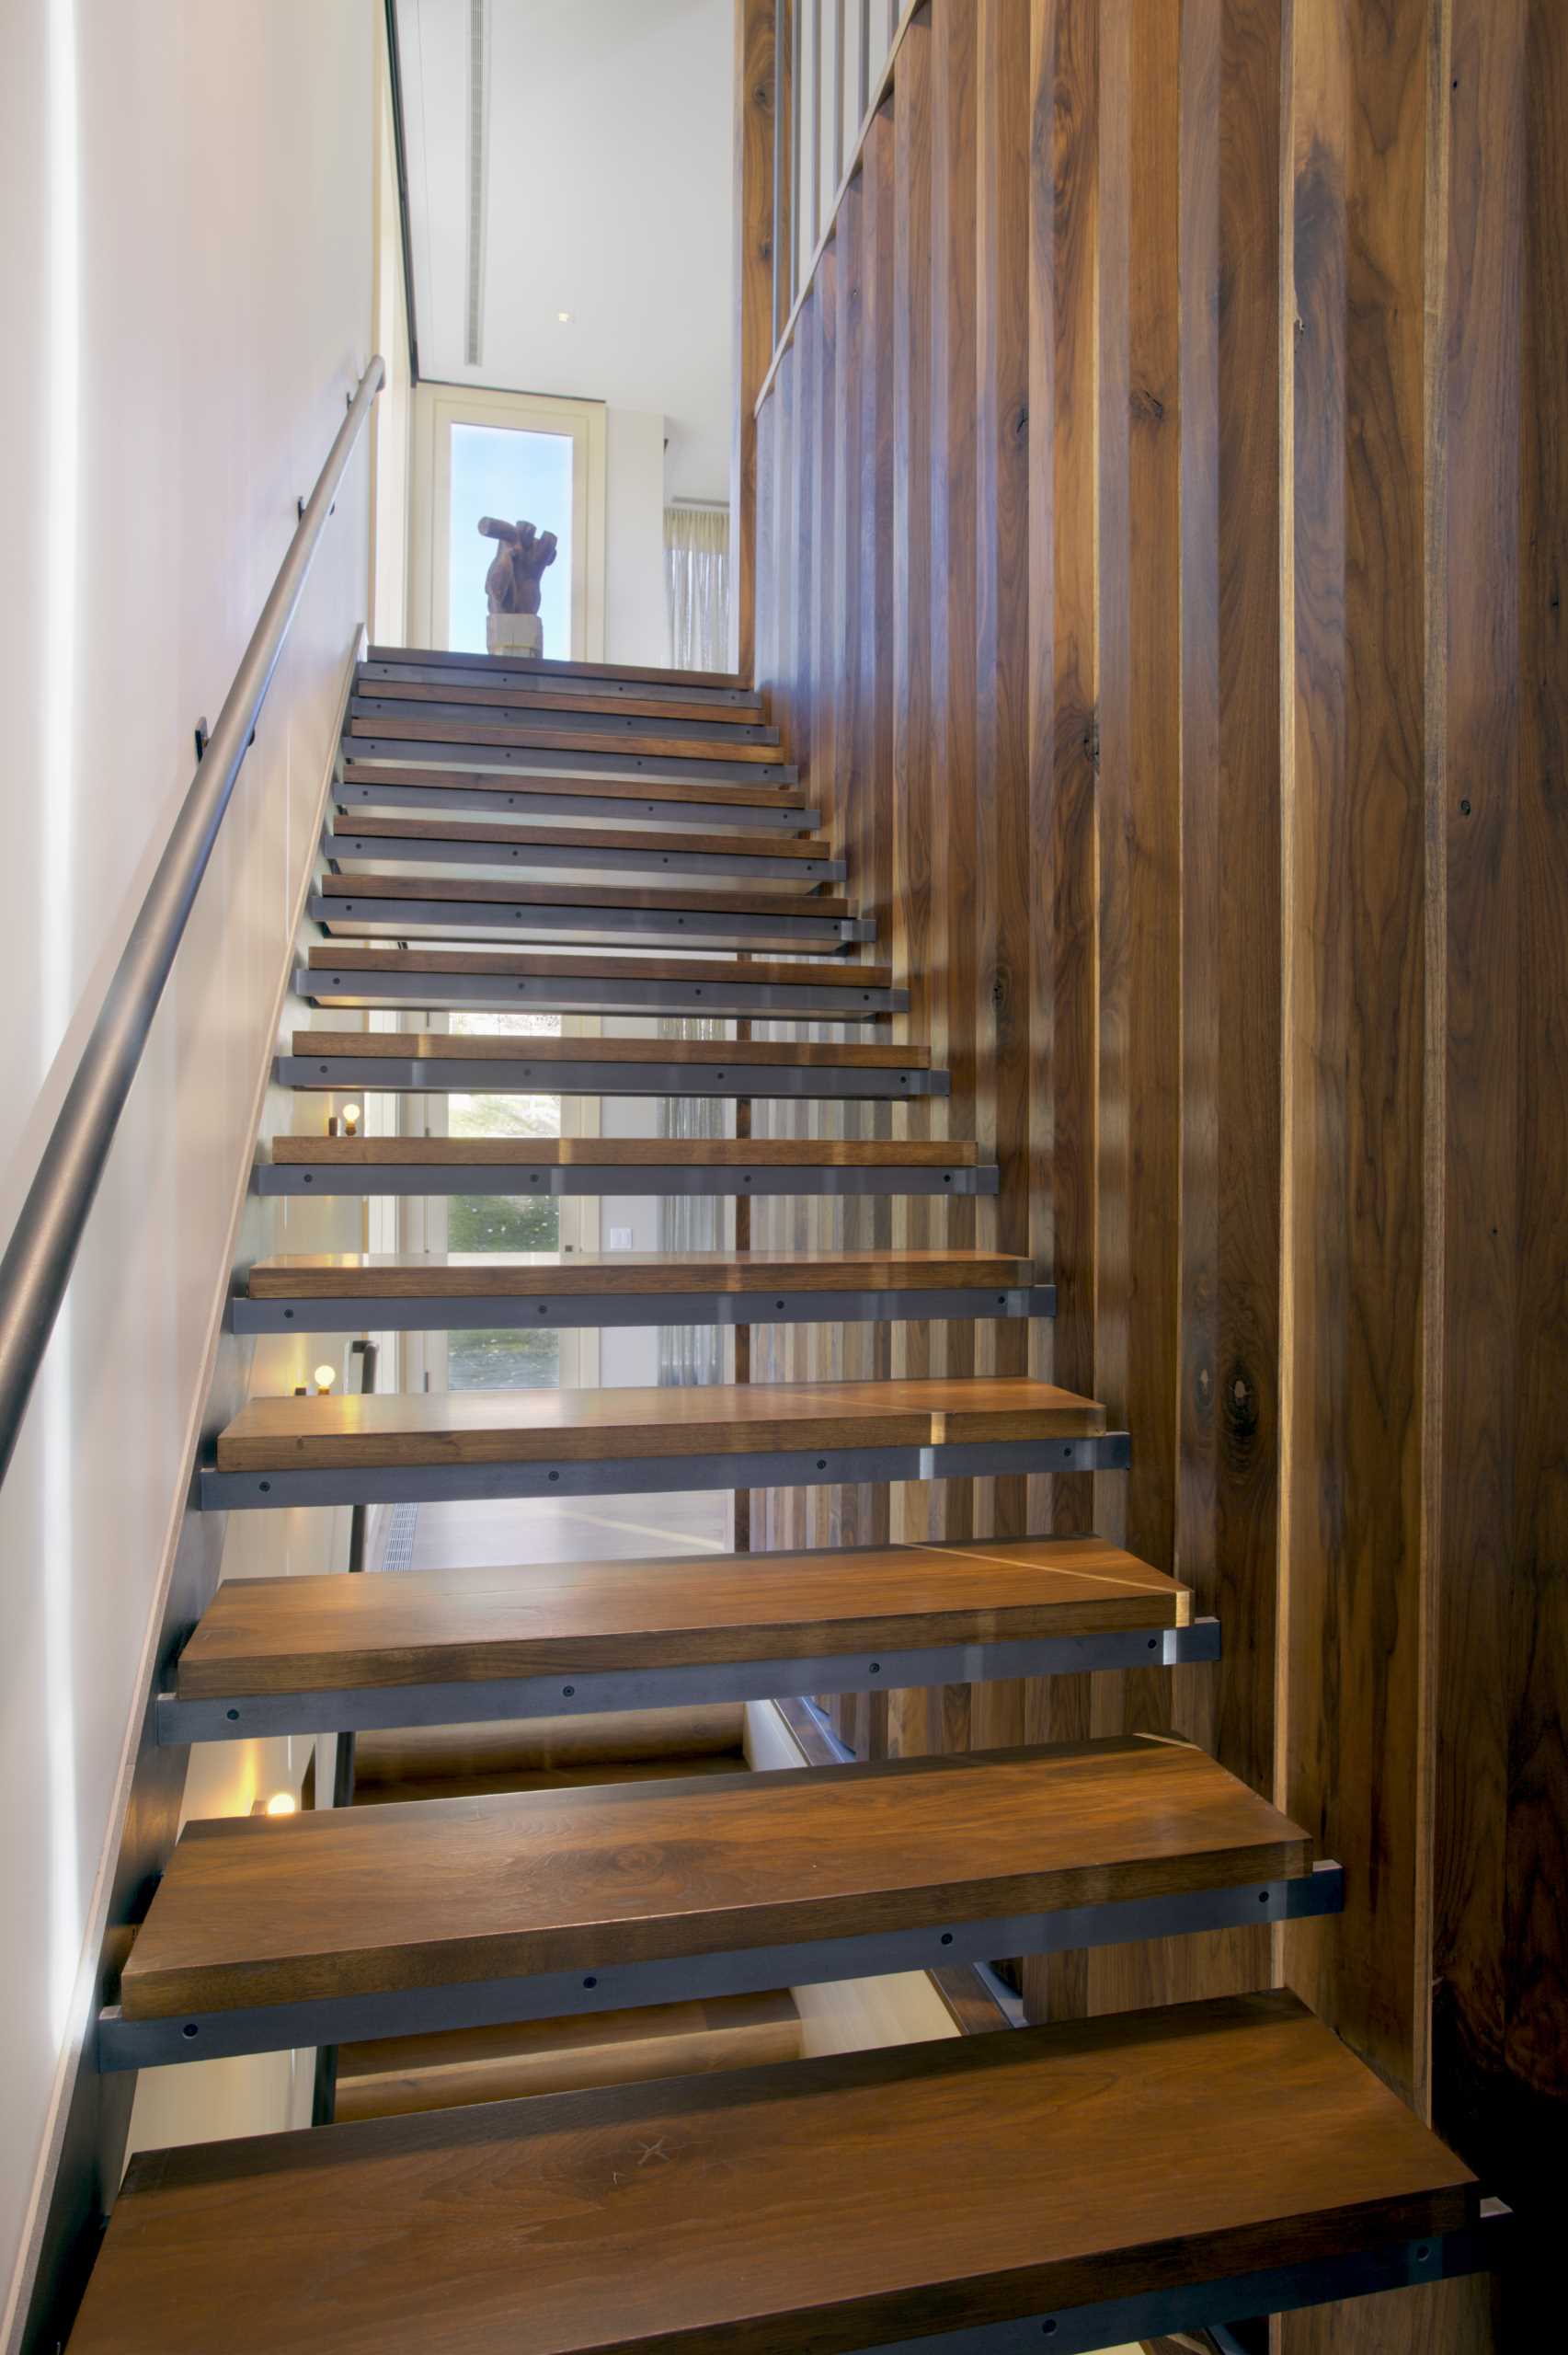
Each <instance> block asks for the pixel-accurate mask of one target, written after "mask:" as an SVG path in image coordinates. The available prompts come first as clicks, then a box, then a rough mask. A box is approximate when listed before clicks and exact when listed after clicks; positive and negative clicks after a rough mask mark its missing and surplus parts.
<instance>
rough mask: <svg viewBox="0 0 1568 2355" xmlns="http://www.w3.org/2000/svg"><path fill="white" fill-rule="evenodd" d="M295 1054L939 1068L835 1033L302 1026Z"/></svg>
mask: <svg viewBox="0 0 1568 2355" xmlns="http://www.w3.org/2000/svg"><path fill="white" fill-rule="evenodd" d="M294 1053H295V1055H296V1056H298V1057H301V1058H308V1057H309V1056H312V1055H315V1056H318V1057H319V1056H322V1055H326V1056H329V1057H330V1056H333V1055H352V1056H355V1057H356V1058H357V1059H358V1060H359V1061H361V1062H362V1063H373V1062H381V1061H386V1062H391V1063H530V1064H533V1065H536V1066H537V1067H538V1069H539V1071H540V1073H541V1074H546V1073H547V1072H548V1071H549V1068H550V1066H551V1065H552V1064H554V1063H680V1064H683V1065H685V1066H687V1067H688V1068H689V1069H691V1070H692V1071H722V1070H723V1069H724V1068H725V1066H726V1065H727V1064H729V1063H750V1064H756V1065H761V1066H764V1067H767V1068H771V1069H777V1070H780V1071H787V1070H792V1069H800V1070H812V1071H929V1070H930V1069H931V1049H930V1048H929V1047H925V1046H908V1047H896V1046H891V1045H888V1044H887V1043H886V1042H884V1041H878V1042H876V1044H873V1045H869V1046H867V1045H864V1044H863V1043H861V1042H859V1041H855V1042H853V1043H852V1044H847V1045H846V1044H843V1043H841V1042H839V1041H836V1040H799V1041H795V1040H776V1039H747V1040H735V1039H527V1038H518V1037H516V1036H514V1035H511V1034H505V1035H502V1036H499V1037H494V1036H490V1037H484V1038H473V1037H463V1036H460V1037H457V1038H453V1037H452V1036H451V1035H450V1033H448V1032H447V1031H444V1030H296V1031H295V1033H294ZM803 1256H804V1255H803Z"/></svg>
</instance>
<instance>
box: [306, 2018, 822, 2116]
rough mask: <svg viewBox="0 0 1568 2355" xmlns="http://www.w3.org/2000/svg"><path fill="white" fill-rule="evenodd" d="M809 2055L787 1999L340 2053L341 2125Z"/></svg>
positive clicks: (342, 2048) (395, 2040)
mask: <svg viewBox="0 0 1568 2355" xmlns="http://www.w3.org/2000/svg"><path fill="white" fill-rule="evenodd" d="M803 2051H804V2038H803V2035H802V2032H801V2021H800V2014H799V2012H798V2011H797V2010H796V2009H795V2000H794V1998H793V1996H792V1995H791V1994H790V1993H789V1992H788V1990H787V1989H785V1988H781V1989H780V1990H779V1991H778V1992H777V1993H774V1994H768V1995H720V1996H716V1997H715V1998H713V1999H712V2000H710V2001H709V2002H707V2003H702V2004H653V2005H647V2006H646V2007H645V2008H643V2009H640V2010H637V2011H632V2012H600V2013H597V2014H590V2015H589V2016H586V2017H584V2018H582V2019H568V2020H521V2021H519V2022H518V2023H517V2024H516V2026H515V2027H512V2028H465V2029H458V2030H456V2031H454V2032H453V2033H452V2034H450V2035H446V2036H391V2037H383V2038H381V2039H379V2040H378V2041H377V2042H376V2043H374V2044H341V2045H339V2046H338V2078H337V2099H336V2102H335V2104H334V2108H333V2117H334V2119H335V2122H336V2123H337V2124H338V2125H339V2126H347V2125H350V2124H352V2123H353V2122H354V2121H355V2120H356V2119H363V2118H406V2117H410V2116H412V2115H413V2114H414V2113H415V2112H417V2111H419V2110H427V2109H451V2108H454V2107H456V2106H457V2105H459V2104H462V2103H465V2102H475V2101H515V2100H519V2099H521V2098H522V2097H526V2096H530V2095H539V2094H563V2093H581V2092H583V2091H585V2090H586V2089H587V2088H588V2087H589V2086H593V2085H641V2084H644V2083H646V2082H647V2080H648V2079H650V2078H656V2077H692V2076H700V2075H704V2074H709V2073H711V2072H712V2071H714V2070H717V2069H763V2068H769V2067H772V2066H774V2065H776V2064H777V2063H778V2062H782V2061H797V2060H799V2059H800V2058H801V2056H802V2052H803Z"/></svg>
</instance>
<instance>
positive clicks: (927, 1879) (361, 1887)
mask: <svg viewBox="0 0 1568 2355" xmlns="http://www.w3.org/2000/svg"><path fill="white" fill-rule="evenodd" d="M1309 1870H1310V1843H1309V1842H1308V1840H1307V1837H1306V1835H1305V1833H1303V1832H1299V1830H1298V1829H1297V1828H1296V1826H1295V1825H1294V1824H1291V1823H1289V1822H1288V1821H1286V1819H1285V1818H1284V1817H1283V1816H1281V1815H1278V1814H1276V1811H1275V1809H1273V1808H1271V1807H1269V1806H1268V1805H1267V1804H1266V1802H1265V1801H1264V1800H1263V1799H1260V1798H1255V1797H1254V1796H1253V1793H1252V1792H1251V1791H1249V1790H1247V1789H1246V1788H1245V1787H1244V1786H1243V1785H1242V1784H1240V1783H1238V1782H1236V1781H1235V1780H1234V1779H1233V1778H1232V1777H1231V1776H1230V1775H1227V1774H1226V1773H1225V1771H1224V1769H1223V1768H1222V1767H1219V1766H1216V1765H1215V1764H1214V1763H1213V1762H1212V1761H1211V1760H1209V1759H1207V1758H1205V1756H1204V1755H1203V1753H1202V1752H1201V1751H1197V1750H1194V1749H1190V1748H1188V1747H1186V1746H1185V1745H1183V1744H1180V1743H1173V1742H1169V1741H1144V1740H1136V1739H1135V1740H1112V1741H1108V1742H1096V1743H1091V1744H1085V1745H1075V1746H1072V1747H1070V1748H1066V1749H1062V1750H1036V1751H1028V1750H1022V1751H990V1752H983V1753H982V1752H971V1753H969V1754H968V1755H967V1756H966V1757H964V1758H962V1759H947V1760H944V1759H929V1758H908V1759H900V1760H888V1761H883V1762H882V1763H878V1764H875V1765H853V1766H847V1767H845V1766H830V1767H804V1768H800V1769H797V1770H785V1771H784V1772H782V1773H773V1774H768V1775H750V1774H742V1775H733V1776H730V1775H715V1776H707V1777H703V1778H699V1779H697V1780H695V1781H692V1782H680V1781H676V1782H650V1783H642V1784H637V1785H632V1786H627V1785H618V1786H602V1787H600V1788H598V1789H592V1790H585V1791H545V1792H538V1791H531V1792H526V1793H521V1794H515V1795H514V1794H508V1795H505V1796H499V1797H497V1798H489V1799H477V1800H476V1799H467V1798H464V1799H432V1800H426V1801H425V1802H423V1803H422V1804H420V1805H417V1806H408V1807H381V1808H375V1809H352V1808H349V1809H331V1810H328V1811H326V1812H323V1813H317V1814H312V1815H301V1816H293V1817H289V1818H285V1819H282V1820H280V1821H269V1820H268V1819H265V1818H255V1817H241V1818H238V1819H235V1818H214V1819H211V1820H208V1821H197V1822H195V1823H192V1824H188V1825H187V1827H186V1830H185V1832H183V1834H182V1835H181V1838H180V1840H179V1843H178V1845H177V1847H176V1849H175V1852H174V1855H173V1856H172V1858H171V1859H170V1862H169V1865H168V1867H167V1869H166V1872H165V1874H164V1877H163V1879H162V1881H161V1882H160V1884H159V1887H158V1890H157V1892H156V1894H155V1897H154V1899H153V1902H152V1905H151V1907H150V1909H149V1911H148V1913H147V1916H146V1919H145V1920H144V1922H143V1924H142V1926H141V1928H140V1930H139V1931H138V1932H137V1936H136V1942H135V1945H134V1946H133V1947H132V1951H131V1957H130V1959H129V1961H128V1962H127V1963H126V1966H125V1969H124V1970H123V1972H122V1974H121V1979H120V2004H121V2006H122V2008H123V2010H124V2012H125V2014H126V2016H127V2017H128V2018H135V2019H153V2018H168V2017H169V2016H171V2015H174V2014H177V2013H179V2012H184V2011H207V2010H227V2009H231V2008H235V2007H239V2006H242V2005H253V2004H254V2005H264V2004H273V2003H293V2002H308V2001H310V2000H311V1999H313V1998H315V1997H319V1996H325V1995H333V1994H338V1995H343V1994H350V1993H373V1992H375V1991H377V1990H388V1989H394V1988H398V1987H429V1986H452V1985H456V1984H458V1983H460V1982H464V1981H465V1980H472V1979H493V1978H501V1977H504V1976H506V1975H508V1974H509V1973H511V1972H516V1973H518V1974H519V1975H526V1974H528V1973H530V1972H537V1971H550V1970H589V1971H591V1970H594V1969H595V1968H596V1967H598V1966H601V1965H602V1964H603V1963H604V1962H606V1961H607V1960H608V1959H611V1958H612V1957H613V1959H615V1960H616V1961H618V1962H623V1963H624V1962H634V1961H638V1962H641V1961H655V1960H660V1959H673V1958H675V1957H679V1956H682V1955H696V1954H715V1953H717V1954H722V1953H730V1952H734V1951H736V1950H738V1949H741V1948H745V1947H759V1946H771V1945H774V1944H784V1943H788V1942H792V1941H795V1940H807V1939H813V1938H833V1937H848V1936H856V1935H864V1934H867V1933H871V1932H876V1931H878V1930H882V1931H894V1930H898V1929H904V1928H915V1927H919V1926H921V1925H923V1924H932V1925H938V1924H944V1923H950V1922H965V1921H984V1920H987V1919H989V1918H991V1917H996V1918H1001V1917H1004V1916H1008V1917H1010V1916H1014V1915H1022V1914H1026V1913H1050V1912H1055V1911H1058V1910H1059V1909H1061V1908H1063V1907H1070V1906H1075V1905H1092V1904H1115V1903H1117V1902H1120V1901H1136V1900H1137V1899H1139V1898H1143V1897H1151V1896H1159V1895H1164V1894H1167V1893H1171V1892H1174V1891H1178V1890H1194V1889H1221V1888H1233V1887H1235V1886H1236V1885H1237V1884H1238V1883H1241V1882H1246V1881H1251V1880H1253V1879H1265V1880H1266V1879H1268V1878H1274V1877H1276V1876H1279V1875H1287V1876H1289V1875H1294V1874H1299V1873H1304V1872H1307V1871H1309Z"/></svg>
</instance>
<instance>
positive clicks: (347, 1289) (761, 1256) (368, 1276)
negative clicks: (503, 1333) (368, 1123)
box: [247, 1250, 1036, 1300]
mask: <svg viewBox="0 0 1568 2355" xmlns="http://www.w3.org/2000/svg"><path fill="white" fill-rule="evenodd" d="M1035 1281H1036V1275H1035V1263H1034V1261H1033V1260H1032V1259H1018V1258H1009V1257H1008V1256H1006V1255H1005V1254H1004V1253H1001V1252H998V1251H876V1250H867V1251H827V1252H819V1251H310V1252H280V1253H279V1254H278V1255H277V1256H276V1257H275V1258H268V1259H258V1260H257V1262H256V1263H255V1265H254V1266H253V1267H252V1269H251V1270H250V1275H249V1279H248V1283H247V1290H248V1292H249V1293H250V1297H251V1298H252V1300H341V1299H343V1298H345V1297H349V1298H351V1297H353V1296H354V1295H355V1294H362V1295H363V1296H364V1297H366V1298H368V1299H374V1300H388V1299H408V1300H420V1299H440V1300H454V1299H456V1300H461V1299H464V1298H470V1297H472V1298H485V1297H493V1296H495V1295H496V1294H498V1293H507V1292H516V1293H520V1294H524V1295H531V1294H532V1293H534V1292H553V1293H562V1294H569V1293H572V1292H601V1291H603V1290H604V1289H605V1287H606V1285H608V1286H610V1287H611V1288H612V1290H614V1291H616V1292H653V1293H659V1292H738V1293H745V1292H772V1291H773V1290H774V1289H775V1288H776V1287H778V1286H781V1285H782V1286H784V1287H785V1288H786V1289H787V1290H789V1291H791V1292H844V1291H854V1292H870V1291H884V1290H898V1291H910V1292H916V1291H919V1292H934V1291H946V1290H951V1289H954V1288H956V1287H958V1286H981V1285H984V1286H990V1285H991V1284H996V1285H1001V1286H1014V1285H1018V1284H1031V1283H1033V1282H1035Z"/></svg>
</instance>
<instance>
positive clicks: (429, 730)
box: [344, 714, 787, 768]
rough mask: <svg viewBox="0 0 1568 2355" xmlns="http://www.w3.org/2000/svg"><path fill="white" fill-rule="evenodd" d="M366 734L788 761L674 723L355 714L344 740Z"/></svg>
mask: <svg viewBox="0 0 1568 2355" xmlns="http://www.w3.org/2000/svg"><path fill="white" fill-rule="evenodd" d="M367 736H371V737H379V738H382V739H386V738H389V737H390V738H393V739H395V741H397V742H398V743H400V744H405V743H406V744H484V745H493V746H496V747H498V748H499V747H505V746H507V745H515V746H516V747H517V748H518V749H519V750H520V751H526V752H566V753H572V752H609V753H612V754H614V755H615V756H616V757H617V758H619V759H625V760H657V761H722V762H723V763H724V764H726V766H727V767H732V766H735V765H737V764H738V765H739V766H741V767H744V768H750V767H758V768H780V767H783V766H784V765H785V764H786V763H787V755H786V754H785V753H784V752H782V751H781V750H780V748H779V746H778V745H777V744H747V743H737V742H736V741H734V739H733V738H731V737H727V736H682V735H681V731H680V725H679V722H676V723H674V724H673V725H671V726H670V727H669V728H663V729H660V728H657V727H655V726H653V725H651V724H650V725H649V726H647V728H644V729H638V730H637V731H636V732H635V734H634V733H633V731H632V730H631V729H614V728H602V729H601V728H594V727H590V726H584V727H580V728H552V727H551V726H550V725H549V724H548V722H547V721H544V720H541V721H538V722H531V721H530V720H528V719H527V718H521V717H520V718H516V719H513V720H495V721H486V720H483V719H477V718H475V719H420V718H417V717H413V716H410V717H408V718H404V717H403V716H402V715H401V714H400V715H399V716H398V717H397V718H387V717H385V716H384V715H382V716H377V715H373V714H372V715H369V716H367V715H365V714H355V715H354V716H353V717H352V718H350V719H349V723H348V727H347V729H346V730H345V738H344V741H346V742H348V743H349V744H352V743H353V742H354V741H355V740H356V739H357V738H361V737H367Z"/></svg>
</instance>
